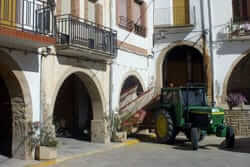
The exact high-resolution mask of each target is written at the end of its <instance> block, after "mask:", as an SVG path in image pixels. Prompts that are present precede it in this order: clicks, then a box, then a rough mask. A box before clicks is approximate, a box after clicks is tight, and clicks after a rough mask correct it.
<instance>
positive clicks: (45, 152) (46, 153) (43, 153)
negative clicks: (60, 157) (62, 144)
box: [38, 146, 57, 160]
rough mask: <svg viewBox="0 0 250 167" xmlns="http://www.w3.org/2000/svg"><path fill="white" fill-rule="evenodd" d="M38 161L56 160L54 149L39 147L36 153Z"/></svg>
mask: <svg viewBox="0 0 250 167" xmlns="http://www.w3.org/2000/svg"><path fill="white" fill-rule="evenodd" d="M38 156H39V157H38V159H39V160H52V159H56V156H57V151H56V147H46V146H40V147H39V151H38Z"/></svg>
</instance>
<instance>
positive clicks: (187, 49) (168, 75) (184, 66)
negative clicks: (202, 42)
mask: <svg viewBox="0 0 250 167" xmlns="http://www.w3.org/2000/svg"><path fill="white" fill-rule="evenodd" d="M162 70H163V71H162V75H163V77H162V78H163V80H162V81H163V87H168V86H169V85H170V84H171V83H172V84H174V86H186V85H187V83H200V84H204V83H205V76H206V74H205V71H206V70H205V68H204V60H203V56H202V54H201V53H200V52H199V51H198V50H197V49H195V48H193V47H191V46H185V45H182V46H176V47H174V48H172V49H171V50H170V51H169V52H167V54H166V56H165V59H164V63H163V68H162Z"/></svg>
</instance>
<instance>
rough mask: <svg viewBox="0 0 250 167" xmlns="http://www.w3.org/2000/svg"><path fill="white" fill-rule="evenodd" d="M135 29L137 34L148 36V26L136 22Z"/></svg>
mask: <svg viewBox="0 0 250 167" xmlns="http://www.w3.org/2000/svg"><path fill="white" fill-rule="evenodd" d="M134 31H135V33H136V34H138V35H141V36H146V28H145V27H144V26H142V25H139V24H134Z"/></svg>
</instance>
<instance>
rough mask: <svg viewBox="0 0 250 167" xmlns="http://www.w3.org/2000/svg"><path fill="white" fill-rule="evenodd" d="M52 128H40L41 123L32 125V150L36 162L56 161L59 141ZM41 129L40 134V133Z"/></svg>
mask: <svg viewBox="0 0 250 167" xmlns="http://www.w3.org/2000/svg"><path fill="white" fill-rule="evenodd" d="M50 127H51V126H42V127H41V126H40V123H39V122H34V123H32V130H31V134H30V135H31V140H30V141H31V149H32V152H35V153H34V158H35V159H36V160H50V159H56V156H57V151H56V148H57V146H58V141H57V140H56V137H55V133H54V129H53V128H50ZM39 129H40V133H39Z"/></svg>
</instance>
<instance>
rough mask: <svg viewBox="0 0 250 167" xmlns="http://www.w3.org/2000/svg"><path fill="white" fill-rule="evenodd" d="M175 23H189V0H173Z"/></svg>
mask: <svg viewBox="0 0 250 167" xmlns="http://www.w3.org/2000/svg"><path fill="white" fill-rule="evenodd" d="M173 20H174V25H185V24H189V0H173Z"/></svg>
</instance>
